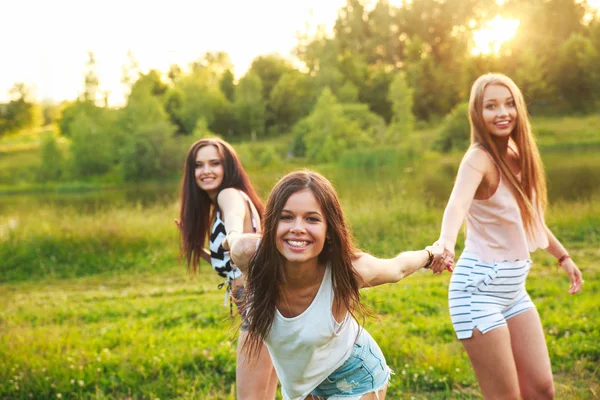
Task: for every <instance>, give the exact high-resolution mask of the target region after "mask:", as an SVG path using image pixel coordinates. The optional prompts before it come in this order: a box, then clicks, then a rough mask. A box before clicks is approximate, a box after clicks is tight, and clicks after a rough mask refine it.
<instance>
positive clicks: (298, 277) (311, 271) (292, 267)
mask: <svg viewBox="0 0 600 400" xmlns="http://www.w3.org/2000/svg"><path fill="white" fill-rule="evenodd" d="M324 271H325V265H322V264H319V262H318V260H311V261H308V262H303V263H294V262H287V261H286V262H285V265H284V276H285V281H284V282H285V283H284V285H285V286H288V287H293V288H302V287H307V286H311V285H314V284H315V283H316V282H321V280H322V279H323V273H324Z"/></svg>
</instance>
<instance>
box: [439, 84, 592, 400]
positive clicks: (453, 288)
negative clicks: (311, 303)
mask: <svg viewBox="0 0 600 400" xmlns="http://www.w3.org/2000/svg"><path fill="white" fill-rule="evenodd" d="M469 120H470V124H471V146H470V148H469V149H468V150H467V152H466V154H465V156H464V157H463V159H462V162H461V164H460V167H459V170H458V174H457V178H456V182H455V184H454V188H453V190H452V194H451V195H450V199H449V201H448V205H447V206H446V209H445V212H444V217H443V221H442V227H441V233H440V237H439V239H438V241H437V242H436V243H438V244H440V245H442V246H443V247H444V248H445V249H446V252H448V253H450V254H452V255H453V254H454V247H455V244H456V238H457V235H458V231H459V230H460V227H461V225H462V223H463V221H464V220H465V218H466V221H467V231H466V239H465V248H464V251H463V253H462V254H461V256H460V258H459V260H458V261H457V262H456V266H455V270H454V273H453V274H452V278H451V280H450V287H449V293H448V301H449V307H450V315H451V318H452V324H453V326H454V330H455V332H456V335H457V337H458V339H460V341H461V343H462V344H463V346H464V348H465V349H466V351H467V354H468V356H469V359H470V361H471V364H472V366H473V369H474V370H475V374H476V376H477V380H478V382H479V386H480V387H481V390H482V392H483V395H484V397H485V398H486V399H502V400H506V399H519V398H520V397H521V396H522V397H523V398H526V399H552V398H553V397H554V382H553V378H552V370H551V366H550V358H549V356H548V349H547V346H546V342H545V339H544V331H543V329H542V324H541V321H540V317H539V315H538V312H537V310H536V308H535V305H534V304H533V303H532V301H531V299H530V297H529V295H528V294H527V291H526V289H525V279H526V277H527V274H528V272H529V269H530V268H531V260H530V253H531V252H533V251H535V250H536V249H538V248H542V249H546V250H547V251H548V252H549V253H550V254H552V255H553V256H554V257H555V258H556V259H557V262H558V265H560V266H561V267H562V269H563V270H564V271H565V272H566V273H567V275H568V277H569V279H570V281H571V286H570V288H569V293H571V294H575V293H577V292H578V291H579V290H580V289H581V286H582V284H583V280H582V275H581V271H580V270H579V269H578V268H577V265H575V263H574V262H573V260H572V259H571V257H570V255H569V253H568V252H567V250H566V249H565V248H564V247H563V245H562V244H561V243H560V242H559V241H558V239H557V238H556V237H555V236H554V234H553V233H552V231H550V229H549V228H548V227H547V226H546V223H545V222H544V210H545V207H546V180H545V176H544V168H543V165H542V161H541V159H540V155H539V152H538V148H537V145H536V143H535V139H534V137H533V134H532V131H531V126H530V123H529V118H528V114H527V107H526V104H525V101H524V99H523V95H522V94H521V91H520V90H519V88H518V87H517V86H516V85H515V83H514V82H513V81H512V80H511V79H510V78H508V77H507V76H505V75H502V74H486V75H483V76H481V77H479V78H478V79H477V80H476V81H475V83H474V84H473V87H472V89H471V96H470V100H469ZM436 268H437V267H436ZM434 272H436V271H434Z"/></svg>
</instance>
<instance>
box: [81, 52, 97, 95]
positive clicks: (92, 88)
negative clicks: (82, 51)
mask: <svg viewBox="0 0 600 400" xmlns="http://www.w3.org/2000/svg"><path fill="white" fill-rule="evenodd" d="M99 85H100V80H99V79H98V74H97V73H96V57H95V56H94V53H93V52H91V51H88V61H87V63H86V64H85V74H84V87H83V100H84V101H86V102H89V103H92V104H96V96H97V94H98V86H99Z"/></svg>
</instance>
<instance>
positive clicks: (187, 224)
mask: <svg viewBox="0 0 600 400" xmlns="http://www.w3.org/2000/svg"><path fill="white" fill-rule="evenodd" d="M262 213H263V205H262V202H261V200H260V198H259V197H258V195H257V194H256V192H255V190H254V188H253V187H252V184H251V183H250V180H249V179H248V176H247V174H246V172H245V171H244V168H243V167H242V165H241V163H240V161H239V159H238V157H237V155H236V153H235V151H234V150H233V148H232V147H231V146H230V145H229V144H228V143H226V142H225V141H223V140H221V139H202V140H199V141H197V142H196V143H194V144H193V145H192V146H191V148H190V149H189V151H188V155H187V158H186V161H185V167H184V174H183V181H182V188H181V211H180V221H176V222H177V225H178V226H179V229H180V232H181V249H182V253H183V254H184V256H185V258H186V261H187V265H188V268H190V269H192V270H193V271H196V269H197V267H198V263H199V261H200V258H202V259H203V260H204V261H206V262H207V263H210V264H211V265H212V266H213V268H214V269H215V271H216V272H217V273H218V274H219V276H221V277H223V278H224V279H225V282H224V283H223V284H222V285H225V286H226V288H227V291H228V292H229V293H231V295H232V297H233V299H234V300H235V302H236V305H237V306H238V308H240V307H241V306H242V304H241V302H242V301H243V297H244V277H243V276H242V274H241V272H240V270H239V269H238V268H237V267H236V266H235V265H234V264H232V263H231V259H230V256H229V252H228V251H226V250H225V249H224V248H223V247H222V242H223V240H224V239H225V237H226V235H227V234H228V233H232V232H239V233H243V232H254V233H258V232H260V229H261V227H260V218H261V216H262ZM207 239H208V240H209V247H210V251H209V250H207V249H205V248H204V244H205V242H206V240H207ZM222 285H219V286H222ZM230 307H231V305H230ZM246 328H247V326H246V325H242V328H241V332H240V337H239V339H238V352H237V365H236V385H237V395H238V399H241V400H246V399H255V400H264V399H274V398H275V392H276V390H277V375H276V373H275V370H274V368H273V364H272V362H271V360H270V358H269V355H268V353H267V352H266V351H264V352H261V353H257V357H246V355H245V354H244V353H243V352H241V351H240V349H241V343H243V342H244V341H245V337H246V335H247V333H246Z"/></svg>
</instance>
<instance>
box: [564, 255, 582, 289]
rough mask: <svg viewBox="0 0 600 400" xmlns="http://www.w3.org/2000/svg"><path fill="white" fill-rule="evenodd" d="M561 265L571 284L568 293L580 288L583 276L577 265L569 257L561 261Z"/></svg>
mask: <svg viewBox="0 0 600 400" xmlns="http://www.w3.org/2000/svg"><path fill="white" fill-rule="evenodd" d="M562 267H563V269H564V270H565V272H566V273H567V275H568V276H569V280H570V281H571V286H570V287H569V294H575V293H577V292H579V291H580V290H581V287H582V286H583V277H582V274H581V271H580V270H579V268H577V265H575V263H574V262H573V260H571V259H570V258H569V259H567V260H565V261H563V263H562Z"/></svg>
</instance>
